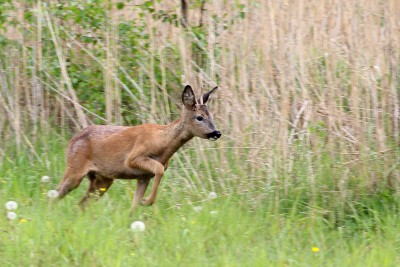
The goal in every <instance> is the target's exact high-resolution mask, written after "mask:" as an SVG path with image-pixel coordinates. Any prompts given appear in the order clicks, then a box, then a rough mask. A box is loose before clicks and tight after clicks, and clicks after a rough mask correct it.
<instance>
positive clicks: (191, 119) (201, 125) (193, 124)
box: [182, 85, 221, 141]
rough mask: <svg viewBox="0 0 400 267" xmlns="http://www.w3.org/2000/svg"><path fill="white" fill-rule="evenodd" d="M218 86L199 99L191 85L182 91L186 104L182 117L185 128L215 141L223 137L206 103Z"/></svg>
mask: <svg viewBox="0 0 400 267" xmlns="http://www.w3.org/2000/svg"><path fill="white" fill-rule="evenodd" d="M217 88H218V86H217V87H215V88H214V89H212V90H211V91H209V92H207V93H205V94H203V95H202V96H201V97H200V98H199V99H197V100H196V96H195V95H194V92H193V89H192V87H191V86H190V85H186V87H185V89H184V90H183V93H182V102H183V105H184V108H183V113H182V117H183V118H182V119H183V121H184V123H185V128H186V129H187V130H188V131H189V132H190V133H191V134H192V135H194V136H197V137H200V138H204V139H208V140H211V141H215V140H217V139H218V138H220V137H221V132H220V131H218V130H217V129H216V128H215V125H214V123H213V120H212V116H211V114H210V113H209V111H208V107H207V105H206V104H207V101H208V99H209V97H210V95H211V94H212V93H213V92H215V91H216V90H217Z"/></svg>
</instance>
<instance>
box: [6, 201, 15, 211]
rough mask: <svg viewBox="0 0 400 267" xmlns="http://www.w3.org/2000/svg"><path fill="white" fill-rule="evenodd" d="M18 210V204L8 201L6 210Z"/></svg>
mask: <svg viewBox="0 0 400 267" xmlns="http://www.w3.org/2000/svg"><path fill="white" fill-rule="evenodd" d="M17 208H18V203H17V202H15V201H7V203H6V209H8V210H16V209H17Z"/></svg>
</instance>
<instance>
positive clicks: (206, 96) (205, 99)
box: [202, 86, 218, 104]
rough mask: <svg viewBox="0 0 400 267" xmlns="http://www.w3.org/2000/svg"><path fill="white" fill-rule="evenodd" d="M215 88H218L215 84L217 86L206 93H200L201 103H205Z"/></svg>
mask: <svg viewBox="0 0 400 267" xmlns="http://www.w3.org/2000/svg"><path fill="white" fill-rule="evenodd" d="M217 89H218V86H217V87H214V88H213V89H212V90H211V91H208V92H207V93H205V94H204V95H202V98H203V104H205V103H207V101H208V98H209V97H210V95H211V94H212V93H214V92H215V91H216V90H217Z"/></svg>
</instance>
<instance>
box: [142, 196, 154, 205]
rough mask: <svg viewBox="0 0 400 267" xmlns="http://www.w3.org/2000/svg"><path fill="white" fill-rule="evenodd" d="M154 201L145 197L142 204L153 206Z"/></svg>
mask: <svg viewBox="0 0 400 267" xmlns="http://www.w3.org/2000/svg"><path fill="white" fill-rule="evenodd" d="M153 203H154V201H153V200H150V199H147V198H144V199H143V200H142V202H141V204H142V206H151V205H153Z"/></svg>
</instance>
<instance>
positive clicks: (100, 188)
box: [79, 172, 114, 209]
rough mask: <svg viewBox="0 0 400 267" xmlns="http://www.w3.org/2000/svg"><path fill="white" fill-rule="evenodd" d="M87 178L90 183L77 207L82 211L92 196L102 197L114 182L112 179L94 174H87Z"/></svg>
mask: <svg viewBox="0 0 400 267" xmlns="http://www.w3.org/2000/svg"><path fill="white" fill-rule="evenodd" d="M88 177H89V181H90V184H89V189H88V191H87V192H86V194H85V195H84V196H83V198H82V199H81V201H80V202H79V205H80V206H81V208H82V209H84V208H85V206H86V205H87V203H88V201H89V200H90V199H91V198H92V197H93V196H94V195H98V196H102V195H103V194H104V193H105V192H106V191H107V190H108V188H110V186H111V185H112V183H113V182H114V179H111V178H107V177H105V176H103V175H101V174H98V173H95V172H89V173H88Z"/></svg>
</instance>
